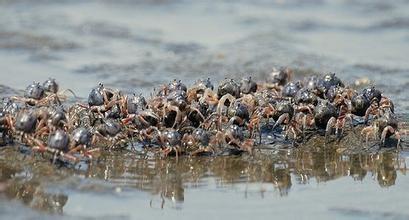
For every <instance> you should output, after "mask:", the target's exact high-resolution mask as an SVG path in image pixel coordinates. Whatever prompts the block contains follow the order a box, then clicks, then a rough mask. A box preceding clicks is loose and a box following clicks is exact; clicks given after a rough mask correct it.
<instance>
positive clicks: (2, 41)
mask: <svg viewBox="0 0 409 220" xmlns="http://www.w3.org/2000/svg"><path fill="white" fill-rule="evenodd" d="M408 51H409V1H407V0H397V1H381V0H363V1H355V0H334V1H325V0H311V1H302V0H288V1H284V0H276V1H274V0H273V1H267V0H255V1H229V0H224V1H181V0H180V1H179V0H174V1H170V0H169V1H167V0H154V1H149V0H146V1H144V0H135V1H132V0H118V1H109V0H105V1H104V0H101V1H92V0H91V1H76V0H74V1H64V0H60V1H48V0H39V1H24V0H13V1H12V0H10V1H8V0H0V81H1V83H2V84H4V85H7V86H10V87H12V88H15V89H24V88H25V87H26V86H27V85H28V84H29V83H31V82H32V81H40V82H42V81H44V80H45V79H47V78H48V77H54V78H56V79H57V80H58V81H59V82H60V84H61V86H62V87H64V88H70V89H72V90H74V91H75V92H76V93H78V95H79V96H82V97H86V96H87V94H88V92H89V90H90V89H91V88H92V87H93V86H95V85H96V84H97V83H98V82H103V83H104V84H106V85H109V86H112V87H117V88H121V89H122V90H124V91H127V92H138V93H139V92H142V93H145V94H146V93H149V92H150V91H151V90H152V88H153V87H155V86H158V85H160V84H162V83H165V82H168V81H170V80H173V79H175V78H177V79H181V80H183V81H184V82H185V83H187V84H191V83H193V82H194V81H195V80H197V79H198V78H207V77H210V78H211V79H212V80H213V81H214V82H215V83H216V82H218V81H219V80H220V79H223V78H225V77H233V78H240V77H242V76H244V75H246V76H247V75H251V76H253V77H255V78H257V79H259V80H263V79H265V76H266V74H268V73H270V72H271V70H272V68H273V67H280V66H289V67H292V68H294V69H296V70H299V71H298V72H301V73H307V74H312V73H326V72H329V71H331V72H336V73H337V74H338V75H339V77H340V78H341V79H343V80H346V81H349V82H353V81H354V80H356V79H358V78H362V77H368V78H370V79H371V80H372V82H373V83H375V84H376V85H377V86H378V87H380V88H381V89H382V90H384V91H385V90H386V93H387V95H389V96H391V95H393V100H394V101H395V102H396V103H397V105H398V109H400V108H401V109H402V108H403V109H402V110H406V111H407V110H408V103H407V97H404V96H403V95H402V94H403V91H404V88H405V87H407V86H408V85H409V79H408V78H409V62H408V61H407V60H408V59H407V58H408ZM385 77H387V80H385V79H386V78H385ZM403 102H405V103H404V104H403Z"/></svg>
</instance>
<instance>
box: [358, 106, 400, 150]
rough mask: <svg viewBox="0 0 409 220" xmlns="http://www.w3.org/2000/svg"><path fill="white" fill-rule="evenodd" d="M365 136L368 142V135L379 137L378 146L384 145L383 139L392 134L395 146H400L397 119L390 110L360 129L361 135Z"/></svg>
mask: <svg viewBox="0 0 409 220" xmlns="http://www.w3.org/2000/svg"><path fill="white" fill-rule="evenodd" d="M364 135H365V137H366V139H365V140H366V142H368V139H369V136H371V135H372V136H373V137H375V138H377V137H380V146H384V145H385V141H386V139H387V138H389V137H390V136H392V135H395V137H396V139H397V144H396V147H397V148H398V147H399V146H400V142H401V135H400V131H399V130H398V120H397V118H396V116H395V114H393V112H392V111H391V110H388V111H386V112H385V114H383V115H382V116H381V117H379V118H377V119H375V121H374V122H372V125H370V126H367V127H365V128H363V129H362V131H361V136H364Z"/></svg>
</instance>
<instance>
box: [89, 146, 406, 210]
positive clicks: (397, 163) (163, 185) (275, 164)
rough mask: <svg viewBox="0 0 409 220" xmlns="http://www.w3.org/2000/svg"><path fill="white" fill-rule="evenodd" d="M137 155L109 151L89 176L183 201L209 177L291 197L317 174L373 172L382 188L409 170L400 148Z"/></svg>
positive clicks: (323, 177) (357, 176) (321, 178)
mask: <svg viewBox="0 0 409 220" xmlns="http://www.w3.org/2000/svg"><path fill="white" fill-rule="evenodd" d="M132 157H134V156H129V157H128V158H126V159H125V160H118V159H117V158H115V156H106V157H104V158H103V159H102V161H100V162H99V163H97V164H93V165H91V166H90V168H89V170H88V171H87V172H86V176H92V177H97V178H102V179H104V180H106V181H108V182H110V183H113V184H114V185H116V186H121V187H125V188H137V189H140V190H143V191H147V192H150V193H152V194H153V195H158V196H159V197H160V198H161V199H163V203H165V202H166V203H168V202H171V203H183V202H184V192H185V191H186V190H189V188H200V187H203V188H206V187H208V184H210V183H209V181H211V182H213V183H211V184H216V185H217V187H220V188H223V187H228V186H231V185H235V184H243V183H245V184H250V183H260V184H263V185H266V184H267V185H269V184H271V186H273V187H274V188H275V189H276V190H277V191H278V192H279V195H280V196H287V195H288V194H289V193H291V187H292V186H293V185H294V184H309V183H310V180H311V179H315V181H316V182H318V183H319V182H327V181H332V180H335V179H338V178H347V177H350V178H353V179H354V180H355V181H362V180H363V179H364V178H366V177H368V178H371V179H373V180H374V181H377V182H378V184H379V186H381V187H389V186H393V185H394V184H395V181H396V178H397V176H398V175H397V172H400V173H401V174H402V175H404V174H406V163H405V160H404V159H403V158H399V157H398V154H397V153H396V152H394V151H390V152H383V153H379V154H353V155H343V154H339V153H337V151H336V150H320V151H305V150H289V151H287V150H285V151H281V152H279V153H278V154H277V155H275V156H271V155H263V154H259V155H255V156H253V157H252V156H247V157H216V158H182V159H180V160H179V161H176V160H175V159H168V160H153V159H149V160H147V159H145V158H132ZM260 193H261V194H262V193H263V192H262V189H260ZM151 202H152V201H151ZM162 205H163V204H162ZM173 205H174V204H173Z"/></svg>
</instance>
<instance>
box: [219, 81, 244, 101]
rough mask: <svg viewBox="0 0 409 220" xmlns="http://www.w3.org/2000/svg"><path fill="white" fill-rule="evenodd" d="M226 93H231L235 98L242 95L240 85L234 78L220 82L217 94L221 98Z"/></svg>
mask: <svg viewBox="0 0 409 220" xmlns="http://www.w3.org/2000/svg"><path fill="white" fill-rule="evenodd" d="M226 94H230V95H231V96H233V97H235V98H239V97H240V85H239V84H238V83H237V82H236V81H235V80H233V79H228V78H226V79H224V80H222V81H221V82H220V83H219V87H218V88H217V96H218V97H219V98H221V97H223V96H224V95H226Z"/></svg>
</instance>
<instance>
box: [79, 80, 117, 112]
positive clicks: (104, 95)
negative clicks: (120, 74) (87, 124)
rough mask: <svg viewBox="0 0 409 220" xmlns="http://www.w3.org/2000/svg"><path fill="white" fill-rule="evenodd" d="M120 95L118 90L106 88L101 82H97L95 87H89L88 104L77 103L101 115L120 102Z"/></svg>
mask: <svg viewBox="0 0 409 220" xmlns="http://www.w3.org/2000/svg"><path fill="white" fill-rule="evenodd" d="M121 97H122V96H120V92H119V91H114V90H112V89H109V88H106V87H104V85H103V84H102V83H99V84H98V86H97V87H95V88H93V89H91V91H90V93H89V95H88V106H87V105H84V104H79V105H80V106H81V107H84V108H87V109H89V110H90V111H91V112H96V113H98V114H99V115H101V116H103V113H105V112H107V111H108V110H110V109H111V108H112V107H113V106H114V105H118V104H119V103H120V102H121V101H120V98H121Z"/></svg>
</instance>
